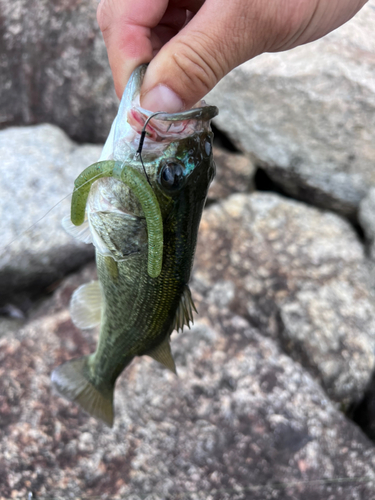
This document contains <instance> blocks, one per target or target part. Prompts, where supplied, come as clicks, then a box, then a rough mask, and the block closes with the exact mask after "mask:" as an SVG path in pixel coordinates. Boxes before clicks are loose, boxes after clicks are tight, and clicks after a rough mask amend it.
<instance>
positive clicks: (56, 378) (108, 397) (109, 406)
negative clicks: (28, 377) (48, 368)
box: [51, 356, 114, 427]
mask: <svg viewBox="0 0 375 500" xmlns="http://www.w3.org/2000/svg"><path fill="white" fill-rule="evenodd" d="M88 358H89V356H84V357H83V358H78V359H73V360H71V361H67V362H66V363H64V364H62V365H60V366H58V367H57V368H55V369H54V370H53V372H52V375H51V380H52V383H53V386H54V387H55V388H56V390H57V392H59V393H60V394H61V396H64V397H65V398H67V399H69V400H70V401H73V402H75V403H78V404H79V405H80V406H81V407H82V408H83V409H84V410H85V411H87V412H88V413H89V414H90V415H92V416H93V417H95V418H99V419H100V420H102V421H103V422H104V423H106V424H107V425H108V426H109V427H112V426H113V390H114V386H113V387H111V388H109V390H108V392H107V391H106V393H103V391H100V390H98V389H97V388H96V387H95V386H94V385H93V384H92V383H91V382H90V381H89V380H88V378H87V376H86V375H85V372H87V367H88V364H87V361H88Z"/></svg>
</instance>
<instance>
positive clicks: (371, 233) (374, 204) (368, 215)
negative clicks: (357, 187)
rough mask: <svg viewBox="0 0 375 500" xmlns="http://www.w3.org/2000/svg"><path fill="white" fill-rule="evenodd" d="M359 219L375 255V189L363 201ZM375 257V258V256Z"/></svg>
mask: <svg viewBox="0 0 375 500" xmlns="http://www.w3.org/2000/svg"><path fill="white" fill-rule="evenodd" d="M358 219H359V223H360V225H361V227H362V229H363V231H364V233H365V236H366V239H367V241H368V243H369V244H370V246H371V253H372V254H373V253H374V250H373V244H374V242H375V187H373V188H371V189H370V190H369V192H368V193H367V196H366V197H365V198H364V199H363V200H362V202H361V204H360V206H359V212H358ZM373 256H374V257H375V254H374V255H373Z"/></svg>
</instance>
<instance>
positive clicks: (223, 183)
mask: <svg viewBox="0 0 375 500" xmlns="http://www.w3.org/2000/svg"><path fill="white" fill-rule="evenodd" d="M214 159H215V164H216V176H215V178H214V180H213V182H212V184H211V186H210V190H209V192H208V201H209V202H210V201H211V202H213V201H217V200H220V199H223V198H226V197H228V196H229V195H231V194H233V193H244V192H250V191H254V175H255V167H254V165H253V163H252V161H251V160H250V158H248V157H247V156H245V155H242V154H238V153H231V152H228V151H226V150H225V149H223V148H219V147H214Z"/></svg>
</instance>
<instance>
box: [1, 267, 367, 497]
mask: <svg viewBox="0 0 375 500" xmlns="http://www.w3.org/2000/svg"><path fill="white" fill-rule="evenodd" d="M94 274H95V273H94V269H93V268H88V269H86V270H85V271H84V273H83V274H81V275H79V276H72V277H70V278H68V279H67V280H66V281H65V282H64V283H63V285H62V286H61V287H60V288H59V289H58V290H57V291H56V292H55V295H54V297H53V299H51V300H50V301H49V302H46V303H44V304H43V306H42V309H40V310H39V311H37V312H36V313H35V314H34V316H33V318H31V320H30V322H29V323H28V325H27V326H25V327H24V328H23V329H22V330H20V331H19V332H18V333H17V334H16V335H14V334H11V335H9V336H8V337H3V338H2V339H0V498H1V500H8V499H9V498H20V499H25V498H26V496H27V493H28V492H30V491H33V492H34V493H35V495H36V496H37V498H38V499H40V500H47V499H50V498H53V499H54V500H60V499H61V500H63V499H64V500H66V499H67V498H75V499H82V500H88V499H90V498H92V497H95V498H101V499H111V500H120V499H121V500H123V499H124V498H127V499H131V500H141V499H142V500H145V499H146V498H147V499H149V500H151V499H153V500H175V499H188V500H207V499H213V500H247V499H249V498H251V499H252V500H271V499H273V500H274V499H276V500H286V499H288V500H289V499H291V498H293V499H296V500H315V499H317V498H322V499H323V498H327V499H335V500H360V499H363V500H365V499H366V500H373V499H374V498H375V495H374V491H375V490H374V486H375V484H374V481H375V450H374V447H373V445H372V443H371V442H370V441H369V440H368V439H367V438H366V437H365V436H364V435H363V434H362V433H361V431H360V430H359V429H358V428H357V427H356V426H355V425H354V424H352V423H351V422H349V421H348V420H347V419H346V418H345V417H344V416H343V414H342V413H341V412H339V411H337V409H335V407H334V405H333V404H332V403H331V402H330V401H329V399H328V398H327V396H326V394H325V393H324V391H323V390H322V389H321V388H320V387H319V385H318V384H317V383H316V381H314V380H313V378H312V377H311V376H310V375H309V374H308V373H307V372H306V371H305V370H304V369H303V368H302V366H301V365H300V364H299V363H296V362H294V361H293V360H291V359H290V357H288V356H287V355H285V354H283V353H282V352H281V351H280V349H279V348H278V347H277V345H276V343H275V342H274V341H273V340H272V339H270V338H266V337H265V336H264V335H262V334H261V333H260V332H259V330H258V329H257V328H254V327H253V326H251V325H250V324H249V322H248V321H246V320H245V319H244V318H241V317H239V316H238V315H233V313H231V312H230V309H229V306H230V300H231V297H232V294H233V290H232V289H231V286H228V284H226V283H225V282H222V283H221V284H220V286H218V287H217V289H216V290H215V291H214V292H213V293H212V295H211V296H210V297H205V296H204V295H202V294H200V293H199V292H198V291H197V290H196V291H195V292H194V296H195V299H196V302H197V305H198V307H199V309H200V310H201V314H200V316H199V318H198V320H197V321H196V324H195V326H194V327H193V328H192V329H191V330H187V329H186V330H184V331H183V333H181V334H178V335H177V334H173V340H172V351H173V353H174V355H175V359H176V364H177V370H178V377H176V376H175V375H173V374H172V373H170V372H167V371H166V370H164V369H163V368H162V367H161V366H160V365H158V364H157V363H156V362H155V361H153V360H151V359H150V358H147V357H143V358H141V359H136V360H135V361H134V362H133V363H132V364H131V365H130V367H129V368H128V369H127V370H126V371H125V373H124V375H123V376H121V378H120V380H119V382H118V384H117V388H116V392H115V401H116V403H115V408H116V420H115V426H114V428H113V429H108V428H107V427H105V426H104V425H103V424H101V423H99V422H97V421H96V420H94V419H92V418H90V417H88V416H87V415H86V414H85V413H83V412H82V411H81V410H80V409H79V408H77V407H76V406H75V405H73V404H71V403H69V402H67V401H65V400H63V399H60V398H59V397H57V396H56V395H54V394H52V393H51V385H50V379H49V375H50V372H51V370H52V369H53V367H54V366H55V365H57V364H59V363H61V362H63V361H64V360H66V359H68V358H71V357H76V356H80V355H83V354H87V353H89V352H91V351H92V350H93V348H94V344H95V338H96V333H95V332H94V333H93V332H90V331H88V332H85V333H82V332H81V331H79V330H77V329H76V328H75V327H74V326H73V325H72V323H71V321H70V318H69V313H68V310H67V304H68V301H69V297H70V295H71V293H72V291H73V289H74V288H75V287H76V286H77V285H78V284H79V283H81V282H82V281H88V280H90V279H92V278H93V277H94ZM218 299H219V300H218ZM218 302H219V307H218Z"/></svg>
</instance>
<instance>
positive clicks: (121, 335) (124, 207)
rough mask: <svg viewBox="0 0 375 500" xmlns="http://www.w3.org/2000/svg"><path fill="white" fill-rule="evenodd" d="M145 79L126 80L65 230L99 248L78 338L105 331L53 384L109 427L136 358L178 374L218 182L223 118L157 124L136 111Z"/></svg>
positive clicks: (205, 113) (78, 303) (177, 118)
mask: <svg viewBox="0 0 375 500" xmlns="http://www.w3.org/2000/svg"><path fill="white" fill-rule="evenodd" d="M145 69H146V67H145V66H140V67H139V68H138V69H137V70H136V71H135V72H134V73H133V75H132V77H131V79H130V80H129V83H128V85H127V87H126V89H125V92H124V96H123V99H122V101H121V104H120V108H119V112H118V115H117V117H116V120H115V122H114V125H113V126H112V129H111V133H110V135H109V137H108V139H107V142H106V144H105V146H104V148H103V152H102V155H101V158H100V160H99V162H98V163H95V164H93V165H91V166H90V167H88V168H86V169H85V170H84V171H83V172H82V173H81V175H80V176H79V177H78V178H77V179H76V181H75V186H74V191H73V197H72V205H71V216H70V217H67V218H66V219H64V221H63V224H64V226H65V228H66V229H67V231H68V232H70V233H71V234H72V235H74V236H75V237H77V238H78V239H80V240H81V241H84V242H86V243H93V244H94V245H95V247H96V263H97V270H98V281H93V282H91V283H88V284H85V285H82V286H81V287H80V288H78V289H77V290H76V291H75V293H74V294H73V297H72V300H71V315H72V320H73V322H74V323H75V324H76V326H78V327H79V328H92V327H94V326H96V325H99V324H100V335H99V342H98V346H97V349H96V351H95V352H94V353H93V354H91V355H89V356H84V357H82V358H79V359H73V360H71V361H68V362H67V363H64V364H63V365H60V366H58V367H57V368H55V370H54V371H53V373H52V382H53V385H54V386H55V388H56V389H57V390H58V392H59V393H60V394H61V395H63V396H64V397H66V398H68V399H70V400H71V401H74V402H77V403H78V404H80V405H81V407H82V408H83V409H85V410H86V411H87V412H88V413H89V414H91V415H92V416H94V417H96V418H99V419H101V420H103V421H104V422H105V423H106V424H107V425H109V426H112V425H113V419H114V410H113V393H114V387H115V382H116V379H117V378H118V376H119V375H120V374H121V372H122V371H123V370H124V369H125V367H126V366H128V365H129V363H130V362H131V361H132V360H133V358H134V357H135V356H142V355H144V354H146V355H148V356H151V357H152V358H154V359H155V360H157V361H159V362H160V363H162V364H163V365H164V366H166V367H167V368H169V369H170V370H172V371H173V372H175V371H176V368H175V364H174V360H173V357H172V354H171V349H170V335H171V333H172V331H173V330H174V329H176V330H179V329H182V328H183V326H184V325H188V326H189V325H190V323H191V322H192V320H193V310H195V307H194V303H193V301H192V298H191V294H190V290H189V286H188V281H189V278H190V273H191V268H192V263H193V258H194V251H195V246H196V239H197V233H198V227H199V222H200V219H201V215H202V211H203V207H204V203H205V200H206V196H207V190H208V187H209V185H210V182H211V181H212V179H213V177H214V174H215V165H214V162H213V158H212V132H211V129H210V120H211V119H212V118H213V117H214V116H215V115H216V114H217V108H215V107H213V106H206V105H205V104H204V103H203V102H202V103H201V107H198V108H193V109H191V110H189V111H186V112H181V113H178V114H167V113H158V114H157V116H154V117H152V116H151V115H152V114H151V113H150V112H148V111H146V110H144V109H142V108H140V107H139V105H138V104H139V89H140V86H141V83H142V80H143V76H144V73H145ZM142 131H143V132H145V133H146V137H145V139H144V143H143V138H144V135H141V134H142ZM141 138H142V140H141ZM141 149H142V151H141V153H142V156H141V155H140V154H139V153H140V150H141Z"/></svg>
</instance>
